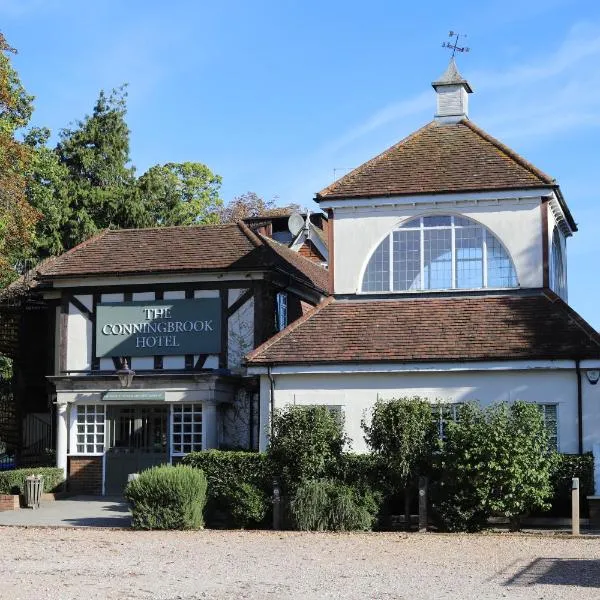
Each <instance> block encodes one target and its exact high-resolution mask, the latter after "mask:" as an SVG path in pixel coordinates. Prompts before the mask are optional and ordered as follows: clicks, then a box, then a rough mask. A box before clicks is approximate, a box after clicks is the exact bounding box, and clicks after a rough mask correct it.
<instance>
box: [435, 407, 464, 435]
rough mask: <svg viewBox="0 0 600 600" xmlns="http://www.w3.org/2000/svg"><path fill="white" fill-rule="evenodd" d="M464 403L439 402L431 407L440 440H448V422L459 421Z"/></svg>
mask: <svg viewBox="0 0 600 600" xmlns="http://www.w3.org/2000/svg"><path fill="white" fill-rule="evenodd" d="M462 405H463V403H462V402H438V403H437V404H434V405H433V406H432V407H431V414H432V416H433V419H434V422H435V424H436V427H437V430H438V437H439V438H440V440H445V439H446V426H447V424H448V421H454V422H456V421H458V416H459V412H460V407H461V406H462Z"/></svg>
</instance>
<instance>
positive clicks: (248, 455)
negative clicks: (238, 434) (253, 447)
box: [181, 450, 273, 527]
mask: <svg viewBox="0 0 600 600" xmlns="http://www.w3.org/2000/svg"><path fill="white" fill-rule="evenodd" d="M181 462H182V464H185V465H189V466H191V467H195V468H197V469H202V471H203V472H204V474H205V475H206V481H207V484H208V492H207V505H206V510H205V518H206V524H207V525H208V526H209V527H250V526H256V525H259V524H260V523H262V522H263V521H264V520H265V518H266V516H267V514H268V511H269V510H270V508H271V502H270V497H271V495H272V493H273V489H272V488H273V478H272V469H271V464H270V462H269V460H268V458H267V456H266V455H265V454H263V453H258V452H244V451H241V450H240V451H238V450H204V451H202V452H192V453H191V454H188V455H187V456H185V457H184V458H183V460H182V461H181Z"/></svg>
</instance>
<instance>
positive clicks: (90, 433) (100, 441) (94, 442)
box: [75, 404, 106, 454]
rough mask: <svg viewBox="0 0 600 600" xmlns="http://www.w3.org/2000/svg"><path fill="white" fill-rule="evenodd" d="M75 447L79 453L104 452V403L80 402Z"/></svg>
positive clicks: (77, 408)
mask: <svg viewBox="0 0 600 600" xmlns="http://www.w3.org/2000/svg"><path fill="white" fill-rule="evenodd" d="M76 410H77V422H76V424H75V448H76V452H77V454H102V453H103V452H104V439H105V438H104V419H105V415H106V413H105V407H104V405H103V404H79V405H77V406H76Z"/></svg>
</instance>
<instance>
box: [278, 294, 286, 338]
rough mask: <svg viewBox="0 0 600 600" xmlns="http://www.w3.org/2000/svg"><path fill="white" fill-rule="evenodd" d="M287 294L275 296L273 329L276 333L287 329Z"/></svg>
mask: <svg viewBox="0 0 600 600" xmlns="http://www.w3.org/2000/svg"><path fill="white" fill-rule="evenodd" d="M287 300H288V298H287V294H286V292H278V293H277V296H276V305H277V306H276V311H275V327H276V329H277V331H281V330H283V329H285V328H286V327H287V324H288V314H287Z"/></svg>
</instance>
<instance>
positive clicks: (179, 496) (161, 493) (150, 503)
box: [124, 465, 206, 529]
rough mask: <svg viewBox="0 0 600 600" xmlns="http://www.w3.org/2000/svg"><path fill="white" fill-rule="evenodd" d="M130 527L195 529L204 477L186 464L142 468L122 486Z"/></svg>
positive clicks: (199, 522)
mask: <svg viewBox="0 0 600 600" xmlns="http://www.w3.org/2000/svg"><path fill="white" fill-rule="evenodd" d="M124 496H125V499H126V500H127V501H128V502H129V503H130V504H131V513H132V526H133V528H134V529H199V528H201V527H202V526H203V525H204V520H203V517H202V511H203V510H204V505H205V504H206V477H205V476H204V473H202V471H200V470H198V469H194V468H192V467H189V466H186V465H177V466H176V467H172V466H170V465H160V466H158V467H152V468H151V469H147V470H146V471H142V472H141V473H140V476H139V477H138V478H137V479H134V480H133V481H130V482H129V483H128V484H127V487H126V488H125V493H124Z"/></svg>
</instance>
